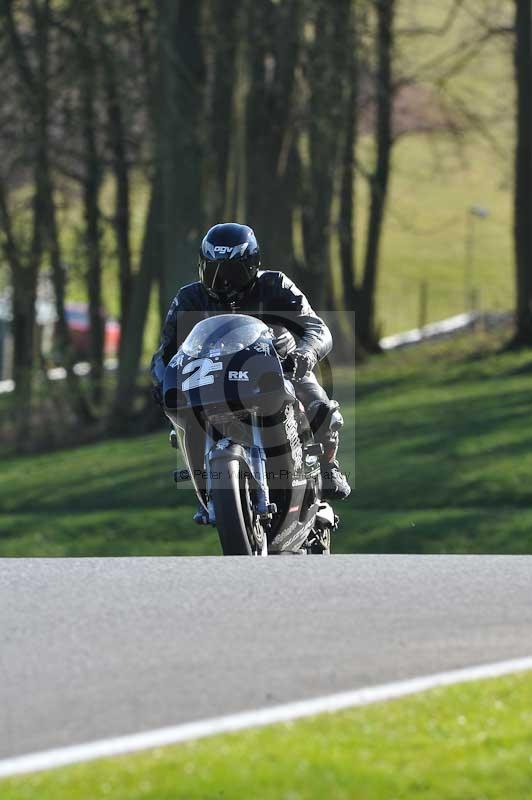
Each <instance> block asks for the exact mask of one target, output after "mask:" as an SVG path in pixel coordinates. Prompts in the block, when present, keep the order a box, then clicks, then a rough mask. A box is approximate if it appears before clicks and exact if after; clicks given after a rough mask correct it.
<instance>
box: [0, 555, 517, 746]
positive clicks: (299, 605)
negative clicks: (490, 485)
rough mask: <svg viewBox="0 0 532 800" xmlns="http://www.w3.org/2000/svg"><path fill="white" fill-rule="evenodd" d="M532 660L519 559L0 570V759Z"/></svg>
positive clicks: (11, 562)
mask: <svg viewBox="0 0 532 800" xmlns="http://www.w3.org/2000/svg"><path fill="white" fill-rule="evenodd" d="M531 653H532V557H489V556H480V557H477V556H332V557H330V558H328V557H318V556H315V557H303V556H300V557H297V556H293V557H290V556H288V557H275V558H268V559H251V558H249V559H246V558H240V559H236V558H234V559H233V558H231V559H228V558H225V559H224V558H186V559H183V558H151V559H150V558H139V559H126V558H124V559H57V560H54V559H4V560H0V758H7V757H12V756H17V755H23V754H25V753H29V752H35V751H40V750H45V749H48V748H55V747H62V746H65V745H73V744H80V743H83V742H87V741H92V740H95V739H101V738H105V737H111V736H120V735H124V734H130V733H137V732H140V731H144V730H149V729H152V728H159V727H163V726H167V725H176V724H179V723H184V722H191V721H194V720H201V719H204V718H208V717H215V716H217V715H222V714H231V713H236V712H239V711H245V710H250V709H256V708H261V707H268V706H271V705H276V704H279V703H285V702H290V701H293V700H302V699H306V698H312V697H316V696H320V695H325V694H331V693H334V692H340V691H346V690H350V689H356V688H357V687H365V686H374V685H377V684H382V683H386V682H390V681H395V680H404V679H407V678H413V677H416V676H419V675H429V674H432V673H436V672H440V671H443V670H451V669H458V668H462V667H467V666H471V665H477V664H483V663H489V662H494V661H501V660H504V659H510V658H518V657H522V656H529V655H531Z"/></svg>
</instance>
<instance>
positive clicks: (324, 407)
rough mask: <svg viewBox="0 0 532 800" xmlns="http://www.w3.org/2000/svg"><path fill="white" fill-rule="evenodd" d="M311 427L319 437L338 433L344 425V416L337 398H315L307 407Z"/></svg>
mask: <svg viewBox="0 0 532 800" xmlns="http://www.w3.org/2000/svg"><path fill="white" fill-rule="evenodd" d="M307 415H308V417H309V421H310V427H311V429H312V432H313V434H314V436H315V437H316V438H317V439H320V438H325V437H327V436H329V435H330V434H331V433H337V432H338V431H339V430H340V428H342V427H343V424H344V418H343V417H342V415H341V413H340V411H339V405H338V403H337V401H336V400H327V401H324V400H314V401H312V402H311V403H310V404H309V406H308V408H307Z"/></svg>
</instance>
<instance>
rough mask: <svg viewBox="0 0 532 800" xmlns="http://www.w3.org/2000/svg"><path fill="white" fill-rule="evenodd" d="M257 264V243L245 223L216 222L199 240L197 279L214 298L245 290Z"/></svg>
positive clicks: (252, 279) (250, 281)
mask: <svg viewBox="0 0 532 800" xmlns="http://www.w3.org/2000/svg"><path fill="white" fill-rule="evenodd" d="M259 266H260V250H259V245H258V244H257V240H256V238H255V234H254V233H253V231H252V230H251V228H249V227H248V226H247V225H239V224H238V223H237V222H223V223H222V224H221V225H215V226H214V227H213V228H211V229H210V230H209V231H208V233H207V235H206V236H205V238H204V239H203V241H202V243H201V248H200V254H199V276H200V280H201V282H202V284H203V285H204V287H205V289H206V290H207V292H208V293H209V294H210V295H211V297H214V298H215V299H216V300H221V299H223V300H231V299H233V298H235V297H236V296H237V295H239V294H240V293H241V292H243V291H244V290H245V289H247V288H248V287H249V286H250V285H251V284H252V283H253V281H254V280H255V278H256V277H257V271H258V269H259Z"/></svg>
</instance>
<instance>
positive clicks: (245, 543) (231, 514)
mask: <svg viewBox="0 0 532 800" xmlns="http://www.w3.org/2000/svg"><path fill="white" fill-rule="evenodd" d="M216 464H217V472H218V475H217V477H216V480H215V481H214V485H213V487H212V490H211V500H212V504H213V506H214V516H215V518H216V527H217V529H218V535H219V537H220V544H221V546H222V552H223V554H224V556H253V555H259V556H260V555H267V553H268V550H267V543H266V533H265V531H264V529H263V527H262V525H261V523H260V521H259V520H256V519H255V518H254V514H253V506H252V502H251V496H250V492H249V480H248V478H247V477H246V476H244V475H242V466H241V463H240V461H239V460H238V459H232V460H228V461H224V460H221V459H220V460H219V461H217V462H216Z"/></svg>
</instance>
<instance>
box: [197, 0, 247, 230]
mask: <svg viewBox="0 0 532 800" xmlns="http://www.w3.org/2000/svg"><path fill="white" fill-rule="evenodd" d="M208 8H209V10H210V14H209V16H208V21H207V26H206V31H205V37H206V41H208V42H215V43H216V44H215V47H214V48H210V47H208V48H206V52H205V57H206V60H207V64H206V67H207V81H206V92H205V97H204V104H205V105H204V107H205V111H204V117H205V119H206V121H207V122H206V125H207V136H206V141H205V153H204V179H203V184H204V186H205V187H206V192H205V195H206V196H205V201H204V213H205V215H206V217H207V220H208V225H209V226H210V225H211V224H212V225H214V224H216V223H218V222H222V221H223V220H224V211H225V209H226V207H227V205H228V203H227V192H228V185H229V165H230V154H231V144H232V137H233V129H234V127H235V122H236V121H235V120H234V119H233V117H234V113H233V102H234V93H235V85H236V83H237V73H236V66H237V51H238V47H239V41H240V37H239V36H238V32H239V31H240V30H241V28H243V25H242V19H241V16H242V15H241V0H212V2H211V3H210V4H209V6H208Z"/></svg>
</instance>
